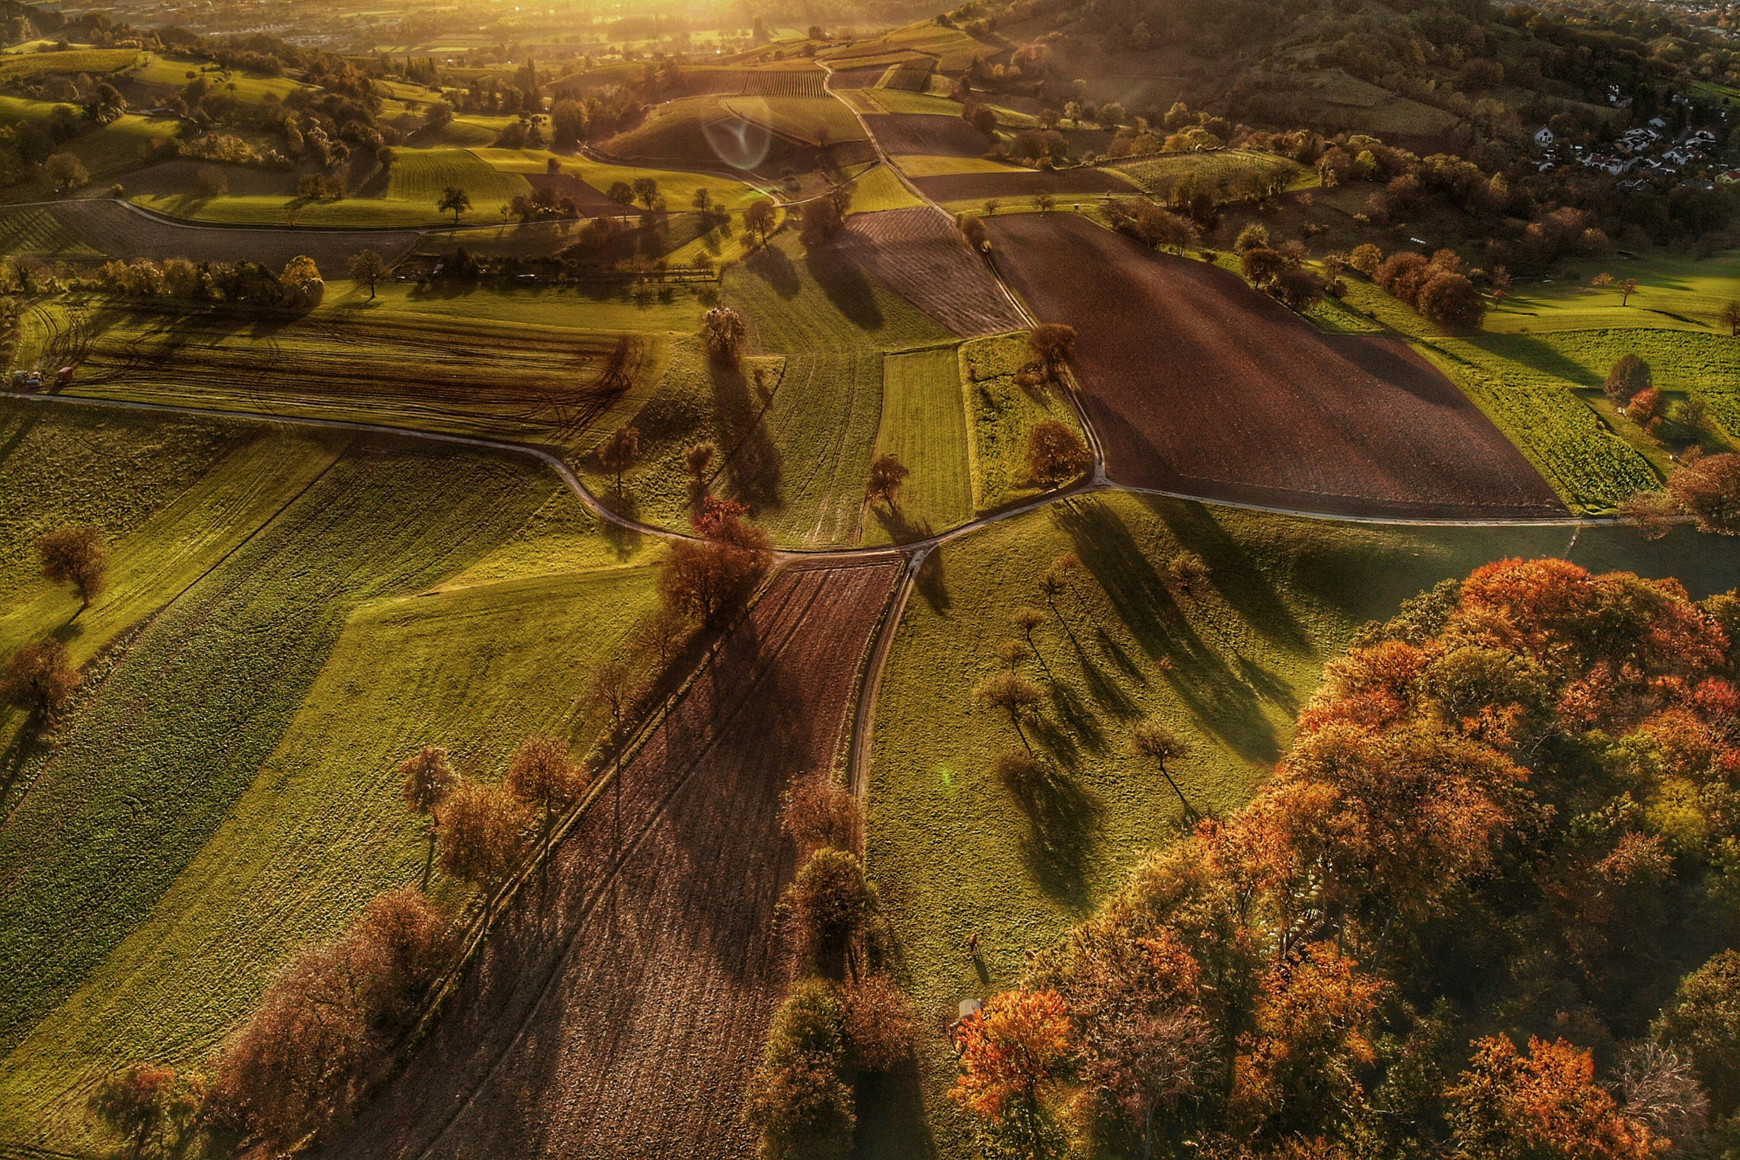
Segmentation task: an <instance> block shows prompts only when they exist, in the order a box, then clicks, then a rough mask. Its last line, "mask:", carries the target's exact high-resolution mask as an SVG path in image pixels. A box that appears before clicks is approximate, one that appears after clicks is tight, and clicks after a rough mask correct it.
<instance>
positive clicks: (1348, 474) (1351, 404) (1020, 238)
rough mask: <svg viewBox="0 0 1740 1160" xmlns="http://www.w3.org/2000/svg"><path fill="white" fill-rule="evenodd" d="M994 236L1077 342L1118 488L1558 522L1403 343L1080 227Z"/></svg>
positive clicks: (1027, 288)
mask: <svg viewBox="0 0 1740 1160" xmlns="http://www.w3.org/2000/svg"><path fill="white" fill-rule="evenodd" d="M986 224H987V225H988V226H989V227H990V230H991V235H992V237H993V238H994V239H995V243H996V245H997V252H998V262H999V264H1000V265H1001V266H1002V268H1003V270H1004V272H1005V273H1006V274H1007V275H1008V277H1009V280H1010V282H1011V283H1012V284H1013V285H1014V287H1015V289H1016V290H1017V291H1018V292H1019V293H1020V294H1021V295H1022V296H1023V297H1024V298H1025V299H1026V300H1027V303H1028V305H1029V307H1030V308H1031V309H1032V310H1033V312H1034V313H1035V314H1037V315H1038V316H1039V317H1040V319H1042V320H1043V321H1046V322H1062V323H1067V324H1069V325H1071V326H1073V327H1075V328H1076V331H1077V332H1078V334H1079V336H1080V337H1079V339H1078V341H1077V343H1076V349H1075V354H1074V355H1073V356H1072V357H1071V359H1070V363H1071V366H1072V367H1074V369H1075V371H1076V375H1077V378H1078V380H1079V381H1080V384H1081V387H1082V392H1083V394H1084V395H1085V396H1086V399H1085V401H1086V404H1087V409H1088V413H1089V415H1090V417H1091V418H1092V420H1093V423H1094V426H1095V429H1096V430H1097V431H1098V433H1099V436H1100V439H1101V441H1102V442H1103V443H1104V445H1105V452H1106V470H1107V473H1108V475H1110V477H1111V478H1112V479H1113V480H1115V481H1117V482H1119V483H1124V484H1129V485H1132V486H1136V487H1152V488H1160V489H1164V490H1167V491H1173V492H1185V493H1189V494H1190V495H1193V496H1198V497H1201V498H1204V499H1211V500H1225V501H1230V502H1235V503H1251V504H1263V505H1273V506H1278V507H1286V508H1299V509H1305V510H1310V511H1318V512H1324V513H1333V514H1338V515H1352V516H1381V517H1399V518H1426V519H1471V518H1486V519H1500V518H1541V517H1551V516H1554V515H1562V514H1563V513H1564V508H1563V506H1562V505H1561V504H1560V503H1559V501H1558V499H1557V497H1556V496H1555V495H1554V494H1553V491H1552V489H1551V488H1550V487H1548V486H1547V484H1546V482H1545V481H1544V480H1543V479H1541V477H1540V475H1539V474H1538V473H1537V472H1536V471H1535V470H1534V468H1533V467H1532V466H1530V465H1529V462H1528V460H1526V459H1525V458H1524V457H1523V455H1522V453H1521V452H1519V451H1517V449H1516V448H1515V447H1513V446H1512V445H1511V444H1510V442H1509V441H1508V440H1507V439H1505V437H1504V436H1503V435H1502V434H1501V433H1500V432H1499V430H1498V429H1497V428H1496V427H1494V426H1493V425H1492V423H1491V422H1490V421H1489V420H1488V419H1487V418H1486V417H1485V416H1484V415H1483V414H1481V413H1480V411H1479V409H1477V408H1476V407H1475V406H1474V404H1473V403H1471V402H1470V401H1469V400H1468V398H1467V397H1466V396H1464V395H1463V394H1462V392H1460V391H1458V390H1457V389H1456V387H1455V386H1454V385H1452V384H1451V383H1450V382H1449V380H1447V379H1445V378H1444V376H1443V375H1441V374H1439V373H1438V372H1437V371H1436V370H1435V369H1434V368H1432V367H1431V366H1430V365H1429V364H1428V363H1426V362H1425V360H1423V359H1422V358H1421V357H1420V356H1419V355H1417V354H1415V353H1414V352H1413V351H1412V350H1411V349H1410V348H1409V347H1408V346H1407V345H1406V344H1405V343H1403V342H1401V341H1399V340H1396V339H1391V338H1380V337H1372V336H1365V335H1349V336H1330V335H1325V334H1323V333H1321V332H1320V331H1318V330H1317V329H1316V328H1315V327H1314V326H1312V325H1311V324H1310V323H1309V322H1306V321H1305V320H1304V319H1302V318H1299V317H1298V316H1296V315H1294V314H1293V313H1291V312H1290V311H1288V310H1286V309H1285V308H1284V307H1282V306H1281V305H1280V304H1279V303H1277V302H1275V301H1274V300H1273V299H1271V298H1269V297H1268V296H1266V295H1263V294H1259V293H1257V292H1256V291H1254V290H1252V289H1251V288H1250V287H1249V286H1247V285H1246V284H1245V283H1244V282H1243V281H1242V280H1241V279H1239V278H1238V277H1236V276H1235V275H1233V274H1231V273H1229V272H1227V271H1225V270H1221V269H1218V268H1215V267H1211V266H1208V265H1207V264H1205V263H1202V262H1197V261H1191V260H1188V259H1183V258H1175V257H1171V256H1169V255H1161V254H1155V253H1153V252H1152V251H1150V250H1148V249H1146V248H1145V247H1142V246H1140V245H1138V244H1136V243H1135V242H1133V241H1131V240H1130V239H1128V238H1125V237H1123V236H1122V235H1120V234H1115V233H1113V232H1112V231H1110V230H1107V229H1104V228H1102V227H1100V226H1097V225H1094V224H1093V223H1092V222H1090V221H1088V220H1086V219H1085V218H1081V217H1078V216H1076V215H1074V214H1022V215H1012V216H1003V217H995V218H991V219H989V220H988V221H987V223H986Z"/></svg>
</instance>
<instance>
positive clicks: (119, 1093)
mask: <svg viewBox="0 0 1740 1160" xmlns="http://www.w3.org/2000/svg"><path fill="white" fill-rule="evenodd" d="M194 1094H195V1091H194V1088H193V1086H192V1085H190V1084H188V1083H187V1082H186V1081H184V1080H182V1079H181V1077H179V1076H178V1075H176V1073H175V1069H174V1068H172V1067H164V1066H162V1065H160V1064H154V1063H134V1064H131V1065H129V1066H128V1067H127V1068H126V1069H125V1070H123V1071H120V1072H117V1073H115V1074H114V1075H111V1076H109V1077H107V1078H106V1079H104V1080H103V1081H102V1082H101V1083H99V1084H98V1085H97V1090H96V1091H94V1092H92V1093H91V1098H90V1108H91V1114H92V1115H94V1116H95V1117H96V1118H97V1122H98V1123H100V1124H102V1125H103V1127H105V1128H107V1129H108V1130H109V1131H110V1132H111V1133H113V1134H114V1135H116V1136H118V1137H119V1138H120V1139H121V1140H123V1141H124V1142H125V1143H126V1145H127V1151H128V1153H129V1154H130V1155H132V1156H134V1157H138V1156H143V1155H144V1154H145V1149H146V1147H147V1146H148V1145H150V1144H151V1143H152V1141H153V1140H154V1139H157V1140H162V1139H163V1138H164V1137H165V1136H167V1135H168V1134H169V1133H170V1131H171V1129H172V1128H173V1127H174V1126H175V1125H176V1122H177V1120H185V1119H186V1118H188V1117H190V1116H191V1113H192V1111H193V1102H192V1097H193V1096H194Z"/></svg>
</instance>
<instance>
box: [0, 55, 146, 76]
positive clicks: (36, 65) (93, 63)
mask: <svg viewBox="0 0 1740 1160" xmlns="http://www.w3.org/2000/svg"><path fill="white" fill-rule="evenodd" d="M138 60H139V50H138V49H135V48H71V49H64V50H62V51H60V52H30V53H5V54H0V85H7V84H15V83H17V82H18V81H24V80H30V79H31V78H33V77H40V76H47V75H48V74H49V73H65V74H69V75H76V74H78V73H89V74H90V75H92V76H96V75H98V74H101V73H112V72H116V71H118V70H120V69H124V68H130V67H131V66H132V65H133V64H135V63H136V62H137V61H138Z"/></svg>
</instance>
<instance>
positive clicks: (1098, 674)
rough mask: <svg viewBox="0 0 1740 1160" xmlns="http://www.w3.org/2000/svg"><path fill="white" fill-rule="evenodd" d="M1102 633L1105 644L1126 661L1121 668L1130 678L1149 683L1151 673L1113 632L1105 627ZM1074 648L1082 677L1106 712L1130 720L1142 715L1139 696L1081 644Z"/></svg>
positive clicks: (1102, 640)
mask: <svg viewBox="0 0 1740 1160" xmlns="http://www.w3.org/2000/svg"><path fill="white" fill-rule="evenodd" d="M1099 636H1100V640H1101V642H1102V643H1106V644H1109V645H1110V646H1111V647H1112V649H1114V650H1116V651H1115V653H1114V654H1113V655H1115V656H1116V657H1118V658H1120V659H1121V660H1122V662H1123V663H1122V664H1120V665H1119V668H1120V669H1121V670H1122V671H1123V673H1124V675H1125V676H1126V677H1129V678H1130V679H1131V680H1133V681H1134V682H1135V683H1136V684H1138V685H1145V684H1147V683H1148V678H1147V675H1146V674H1144V673H1143V672H1142V670H1141V668H1140V667H1139V666H1138V665H1137V664H1136V663H1135V661H1134V660H1132V659H1131V658H1130V655H1129V654H1128V653H1126V652H1125V651H1124V647H1123V646H1122V645H1120V644H1118V643H1117V642H1116V641H1114V640H1112V637H1111V634H1110V633H1108V632H1106V631H1105V630H1104V629H1101V630H1100V632H1099ZM1072 643H1074V642H1072ZM1074 647H1075V658H1076V661H1077V662H1078V663H1079V664H1080V665H1081V672H1082V677H1083V678H1084V679H1085V680H1086V681H1087V687H1088V692H1089V693H1090V694H1091V695H1092V696H1093V699H1094V700H1096V701H1098V702H1099V703H1100V704H1101V705H1102V706H1104V707H1105V709H1106V711H1107V712H1109V713H1111V714H1112V715H1113V716H1114V717H1119V718H1121V719H1123V720H1126V721H1129V720H1132V719H1134V718H1136V717H1139V716H1141V715H1142V710H1141V707H1140V706H1138V705H1137V704H1136V702H1135V699H1134V698H1132V697H1131V696H1130V694H1128V693H1126V692H1124V687H1123V686H1122V685H1121V684H1119V683H1118V680H1117V678H1116V677H1114V676H1112V675H1111V674H1109V673H1107V672H1106V670H1105V669H1104V668H1103V667H1101V665H1100V663H1099V662H1098V661H1097V660H1095V659H1094V658H1093V657H1091V656H1089V655H1088V652H1087V650H1086V649H1084V648H1082V647H1081V645H1080V644H1079V643H1075V644H1074Z"/></svg>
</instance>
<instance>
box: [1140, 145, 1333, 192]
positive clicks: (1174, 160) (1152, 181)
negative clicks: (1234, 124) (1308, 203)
mask: <svg viewBox="0 0 1740 1160" xmlns="http://www.w3.org/2000/svg"><path fill="white" fill-rule="evenodd" d="M1109 168H1113V169H1116V170H1117V171H1118V172H1120V173H1123V174H1125V175H1127V176H1129V177H1131V178H1133V179H1135V181H1136V182H1137V183H1138V184H1140V185H1141V186H1142V187H1143V188H1145V189H1154V188H1156V187H1157V186H1159V185H1160V184H1161V183H1169V184H1170V183H1175V182H1177V181H1178V180H1180V179H1181V178H1183V177H1184V176H1185V175H1187V174H1195V175H1196V177H1197V178H1198V179H1199V180H1202V181H1216V182H1221V183H1225V182H1227V181H1230V180H1232V179H1233V178H1235V177H1237V176H1239V175H1241V174H1245V173H1249V172H1252V171H1256V172H1259V173H1264V174H1275V175H1277V176H1284V177H1286V178H1287V188H1288V189H1305V188H1309V187H1311V186H1315V185H1319V184H1321V181H1320V179H1319V178H1318V177H1317V176H1316V174H1314V173H1313V172H1312V171H1311V170H1309V169H1307V168H1305V166H1303V165H1300V164H1299V163H1298V162H1296V161H1292V160H1290V159H1289V158H1286V157H1277V156H1275V155H1274V154H1272V153H1255V152H1251V151H1250V150H1246V149H1218V150H1215V151H1214V152H1212V153H1171V154H1168V155H1166V156H1164V157H1145V158H1143V159H1141V160H1139V161H1126V162H1117V163H1114V164H1113V165H1111V166H1109Z"/></svg>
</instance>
